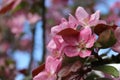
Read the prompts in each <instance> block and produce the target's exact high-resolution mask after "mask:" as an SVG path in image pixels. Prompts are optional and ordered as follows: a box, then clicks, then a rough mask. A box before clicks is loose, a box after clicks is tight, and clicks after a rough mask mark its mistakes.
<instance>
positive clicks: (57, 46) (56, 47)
mask: <svg viewBox="0 0 120 80" xmlns="http://www.w3.org/2000/svg"><path fill="white" fill-rule="evenodd" d="M65 45H66V44H65V42H64V40H63V39H62V37H61V36H58V35H57V36H54V37H53V39H52V40H51V41H50V42H49V43H48V45H47V48H48V50H49V51H50V52H51V53H52V54H53V56H55V57H60V56H61V55H62V52H63V51H62V50H63V48H64V47H65Z"/></svg>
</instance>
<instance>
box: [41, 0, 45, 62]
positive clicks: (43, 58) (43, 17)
mask: <svg viewBox="0 0 120 80" xmlns="http://www.w3.org/2000/svg"><path fill="white" fill-rule="evenodd" d="M45 13H46V8H45V0H42V21H43V24H42V28H43V53H42V54H43V56H42V61H41V62H42V63H43V62H44V60H45V54H46V48H45V30H46V28H45V24H46V18H45Z"/></svg>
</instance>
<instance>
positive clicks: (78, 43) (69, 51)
mask: <svg viewBox="0 0 120 80" xmlns="http://www.w3.org/2000/svg"><path fill="white" fill-rule="evenodd" d="M63 39H64V41H65V42H66V43H67V44H68V45H67V46H66V47H65V48H64V53H65V54H66V55H67V56H69V57H74V56H78V55H79V56H80V57H82V58H84V57H87V56H90V54H91V51H90V50H88V48H91V47H92V46H93V45H94V42H95V35H93V34H92V31H91V29H90V28H84V29H83V30H81V31H80V32H79V34H78V35H72V36H63Z"/></svg>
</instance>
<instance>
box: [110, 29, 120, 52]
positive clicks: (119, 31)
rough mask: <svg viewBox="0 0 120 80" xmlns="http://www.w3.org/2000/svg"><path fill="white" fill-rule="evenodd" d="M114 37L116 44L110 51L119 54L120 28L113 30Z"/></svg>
mask: <svg viewBox="0 0 120 80" xmlns="http://www.w3.org/2000/svg"><path fill="white" fill-rule="evenodd" d="M115 37H116V39H117V42H116V44H115V45H114V46H113V47H112V49H113V50H114V51H116V52H119V53H120V27H117V28H116V30H115Z"/></svg>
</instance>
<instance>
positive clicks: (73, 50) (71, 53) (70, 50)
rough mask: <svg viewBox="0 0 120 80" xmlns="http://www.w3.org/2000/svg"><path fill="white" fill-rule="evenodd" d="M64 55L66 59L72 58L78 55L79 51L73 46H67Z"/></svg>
mask: <svg viewBox="0 0 120 80" xmlns="http://www.w3.org/2000/svg"><path fill="white" fill-rule="evenodd" d="M64 53H65V54H66V55H67V56H68V57H74V56H78V55H79V49H78V48H77V47H75V46H67V47H65V48H64Z"/></svg>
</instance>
